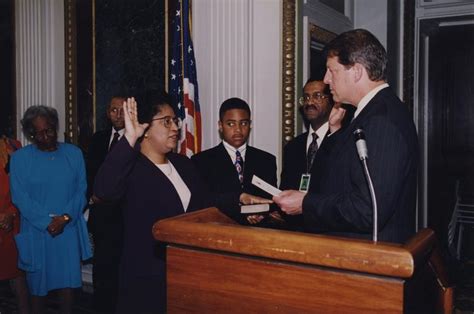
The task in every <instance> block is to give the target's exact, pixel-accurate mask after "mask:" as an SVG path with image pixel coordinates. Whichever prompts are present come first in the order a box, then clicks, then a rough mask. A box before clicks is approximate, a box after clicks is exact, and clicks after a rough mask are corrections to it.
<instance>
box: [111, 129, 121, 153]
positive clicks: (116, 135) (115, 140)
mask: <svg viewBox="0 0 474 314" xmlns="http://www.w3.org/2000/svg"><path fill="white" fill-rule="evenodd" d="M119 137H120V134H119V132H115V133H114V138H113V139H112V142H111V143H110V146H109V152H110V151H111V150H112V148H113V147H114V146H115V144H117V142H118V140H119Z"/></svg>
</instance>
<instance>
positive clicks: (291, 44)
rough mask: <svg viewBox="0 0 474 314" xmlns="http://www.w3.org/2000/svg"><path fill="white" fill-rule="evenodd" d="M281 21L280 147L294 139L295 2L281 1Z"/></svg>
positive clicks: (293, 0)
mask: <svg viewBox="0 0 474 314" xmlns="http://www.w3.org/2000/svg"><path fill="white" fill-rule="evenodd" d="M282 16H283V21H282V26H283V27H282V97H281V98H282V102H283V103H282V120H281V121H282V126H281V132H282V134H281V139H282V146H283V147H284V146H285V145H286V143H288V142H289V141H291V140H292V139H293V138H294V137H295V122H296V121H295V113H296V101H295V81H296V73H295V70H296V66H295V65H296V58H295V56H296V1H295V0H283V14H282Z"/></svg>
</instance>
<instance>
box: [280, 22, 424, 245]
mask: <svg viewBox="0 0 474 314" xmlns="http://www.w3.org/2000/svg"><path fill="white" fill-rule="evenodd" d="M325 51H326V55H327V61H326V67H327V71H326V74H325V77H324V82H325V83H326V84H329V86H330V89H331V94H332V95H333V98H334V101H336V102H342V103H348V104H352V105H354V106H356V107H357V110H356V112H355V113H354V118H353V120H352V122H351V123H350V125H349V126H348V127H347V128H344V129H339V127H340V123H339V121H341V119H342V118H343V116H344V114H345V111H344V109H342V108H335V109H333V110H332V112H331V115H330V118H329V129H330V132H331V135H330V136H329V137H327V138H326V139H325V141H328V142H327V143H326V144H325V147H326V149H327V152H326V153H327V158H326V159H325V160H323V161H322V162H323V163H324V162H325V164H324V165H323V166H321V167H320V168H321V169H322V171H321V173H320V174H319V178H318V180H319V182H318V184H314V185H313V184H311V188H310V190H309V192H308V193H304V192H300V191H293V190H288V191H283V192H282V193H280V194H279V195H278V196H275V197H274V198H273V200H274V201H275V202H276V203H277V204H278V205H279V206H280V207H281V208H282V210H283V211H284V212H286V213H287V214H290V215H296V214H301V213H302V214H303V216H304V220H305V225H306V227H307V228H309V229H310V230H311V231H313V232H321V233H328V234H334V235H342V236H348V237H357V238H367V239H370V238H371V237H372V230H373V218H372V217H373V211H372V202H371V197H370V193H369V189H368V186H367V183H366V179H365V176H364V172H363V167H362V165H361V162H360V160H359V156H358V154H357V150H356V146H355V143H354V136H353V132H354V131H355V130H356V129H358V128H362V129H363V130H364V131H365V135H366V141H367V147H368V152H369V160H368V168H369V170H370V172H371V175H372V180H373V183H374V189H375V193H376V198H377V204H378V231H379V232H378V238H379V240H381V241H388V242H398V243H402V242H405V241H406V240H407V239H408V238H409V237H411V236H412V235H413V234H414V233H415V202H416V177H417V163H418V140H417V135H416V130H415V125H414V123H413V118H412V116H411V114H410V112H409V111H408V108H407V106H406V105H405V104H403V103H402V102H401V101H400V99H399V98H398V97H397V96H396V95H395V94H394V93H393V91H392V90H391V89H390V88H389V87H388V84H387V83H386V65H387V54H386V51H385V49H384V48H383V46H382V45H381V43H380V42H379V41H378V40H377V39H376V38H375V36H374V35H372V34H371V33H370V32H368V31H366V30H362V29H356V30H351V31H348V32H345V33H342V34H340V35H339V36H338V37H336V38H335V39H334V40H333V41H331V42H330V43H329V44H328V45H327V47H326V48H325Z"/></svg>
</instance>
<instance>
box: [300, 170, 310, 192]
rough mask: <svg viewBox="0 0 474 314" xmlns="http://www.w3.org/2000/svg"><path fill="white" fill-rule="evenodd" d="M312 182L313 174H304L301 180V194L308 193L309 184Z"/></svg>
mask: <svg viewBox="0 0 474 314" xmlns="http://www.w3.org/2000/svg"><path fill="white" fill-rule="evenodd" d="M310 181H311V174H309V173H303V174H302V175H301V179H300V188H299V190H300V192H308V190H309V182H310Z"/></svg>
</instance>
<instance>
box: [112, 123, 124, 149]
mask: <svg viewBox="0 0 474 314" xmlns="http://www.w3.org/2000/svg"><path fill="white" fill-rule="evenodd" d="M115 133H118V134H119V137H118V140H120V139H121V138H122V136H123V134H124V133H125V128H124V129H121V130H118V131H117V130H115V129H114V128H113V127H112V132H110V139H109V148H110V144H112V140H113V139H114V134H115Z"/></svg>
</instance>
